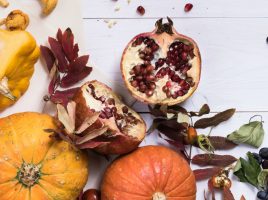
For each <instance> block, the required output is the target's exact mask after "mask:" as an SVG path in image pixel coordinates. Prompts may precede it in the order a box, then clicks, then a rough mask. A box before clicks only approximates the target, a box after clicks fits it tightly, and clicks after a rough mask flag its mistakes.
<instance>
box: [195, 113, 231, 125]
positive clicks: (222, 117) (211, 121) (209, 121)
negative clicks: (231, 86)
mask: <svg viewBox="0 0 268 200" xmlns="http://www.w3.org/2000/svg"><path fill="white" fill-rule="evenodd" d="M234 113H235V109H234V108H232V109H228V110H225V111H223V112H220V113H218V114H216V115H214V116H213V117H209V118H203V119H199V120H197V121H196V122H195V124H194V127H195V128H208V127H211V126H218V125H219V124H220V123H222V122H224V121H227V120H228V119H230V118H231V117H232V116H233V115H234Z"/></svg>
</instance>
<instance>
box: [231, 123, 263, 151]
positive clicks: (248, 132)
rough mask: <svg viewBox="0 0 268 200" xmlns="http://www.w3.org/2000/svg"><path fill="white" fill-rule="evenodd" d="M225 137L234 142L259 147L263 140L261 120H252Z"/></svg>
mask: <svg viewBox="0 0 268 200" xmlns="http://www.w3.org/2000/svg"><path fill="white" fill-rule="evenodd" d="M227 138H228V139H229V140H231V141H233V142H235V143H238V144H240V143H244V144H248V145H251V146H254V147H257V148H259V147H260V146H261V144H262V142H263V138H264V129H263V125H262V122H259V121H253V122H250V123H248V124H245V125H243V126H241V127H240V128H239V130H237V131H234V132H233V133H231V134H230V135H228V136H227Z"/></svg>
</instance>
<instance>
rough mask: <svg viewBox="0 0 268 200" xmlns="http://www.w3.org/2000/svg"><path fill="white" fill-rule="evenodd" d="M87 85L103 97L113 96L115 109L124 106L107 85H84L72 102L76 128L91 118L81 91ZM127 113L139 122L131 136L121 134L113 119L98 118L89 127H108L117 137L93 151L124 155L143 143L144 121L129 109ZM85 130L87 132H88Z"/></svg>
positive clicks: (90, 111) (88, 106)
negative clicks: (73, 102) (74, 108)
mask: <svg viewBox="0 0 268 200" xmlns="http://www.w3.org/2000/svg"><path fill="white" fill-rule="evenodd" d="M89 84H92V85H94V87H95V88H96V89H98V91H103V95H105V94H109V95H111V96H113V98H114V100H115V105H116V107H123V106H126V105H125V104H124V103H123V102H122V101H121V100H120V98H119V97H118V96H117V95H116V94H115V93H114V92H113V91H112V89H111V88H110V87H108V86H107V85H105V84H103V83H101V82H99V81H96V80H93V81H90V82H87V83H85V84H84V85H83V86H82V87H81V88H80V89H79V91H78V92H77V93H76V95H75V96H74V99H73V100H74V101H75V102H76V104H77V105H76V126H77V127H79V126H80V125H81V124H82V122H83V121H84V120H85V119H86V118H87V117H88V116H91V115H92V114H93V113H94V112H93V111H92V110H91V107H90V105H89V104H88V103H87V101H86V98H85V96H84V95H85V94H84V92H83V89H84V88H85V87H88V85H89ZM128 109H129V112H131V113H132V114H133V116H134V117H136V118H137V119H138V120H139V123H138V124H137V125H136V126H133V127H132V128H133V129H132V130H131V132H132V135H131V134H127V133H123V132H122V131H120V130H119V129H118V128H117V127H116V124H115V121H114V117H112V118H109V119H102V118H99V119H98V120H97V121H96V122H95V123H94V124H93V125H92V126H91V127H90V130H93V129H98V128H99V127H100V126H102V124H104V125H105V126H108V127H109V131H110V132H112V133H114V134H115V135H117V136H116V137H111V138H109V139H107V143H105V144H102V145H100V146H98V147H96V148H95V149H94V150H95V151H97V152H98V153H100V154H103V155H112V154H125V153H129V152H131V151H133V150H134V149H136V148H137V147H138V146H139V144H140V143H141V142H142V141H143V139H144V137H145V135H146V124H145V122H144V120H143V119H142V118H141V117H140V115H139V114H137V113H136V112H135V111H134V110H132V109H131V108H129V107H128ZM90 130H87V131H90ZM133 133H135V134H133Z"/></svg>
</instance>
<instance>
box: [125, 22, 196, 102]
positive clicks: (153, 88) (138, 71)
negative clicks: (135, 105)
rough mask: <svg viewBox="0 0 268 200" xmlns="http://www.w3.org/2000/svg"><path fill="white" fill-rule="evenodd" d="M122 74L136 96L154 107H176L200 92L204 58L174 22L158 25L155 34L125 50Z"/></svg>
mask: <svg viewBox="0 0 268 200" xmlns="http://www.w3.org/2000/svg"><path fill="white" fill-rule="evenodd" d="M121 73H122V76H123V79H124V81H125V84H126V86H127V88H128V89H129V90H130V92H131V93H132V95H133V96H134V97H135V98H136V99H138V100H140V101H143V102H146V103H150V104H166V105H174V104H177V103H180V102H183V101H185V100H186V99H187V98H189V97H190V96H191V95H192V94H193V92H194V91H195V90H196V88H197V86H198V83H199V80H200V73H201V56H200V53H199V49H198V46H197V44H196V43H195V41H194V40H192V39H191V38H189V37H187V36H184V35H182V34H179V33H178V32H177V31H176V30H175V29H174V27H173V22H172V20H171V19H170V18H168V22H167V23H164V24H163V21H162V19H160V20H158V21H157V22H156V29H155V30H154V31H153V32H149V33H142V34H139V35H137V36H136V37H134V38H133V39H132V40H131V41H130V43H129V44H128V45H127V47H126V48H125V50H124V53H123V56H122V60H121Z"/></svg>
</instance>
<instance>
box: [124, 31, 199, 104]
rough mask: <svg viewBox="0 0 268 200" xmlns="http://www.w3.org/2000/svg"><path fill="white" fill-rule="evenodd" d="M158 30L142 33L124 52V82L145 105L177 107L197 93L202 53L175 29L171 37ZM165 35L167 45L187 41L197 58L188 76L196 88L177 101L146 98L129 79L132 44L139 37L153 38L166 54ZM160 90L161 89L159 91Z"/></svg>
mask: <svg viewBox="0 0 268 200" xmlns="http://www.w3.org/2000/svg"><path fill="white" fill-rule="evenodd" d="M156 31H157V29H155V30H154V31H152V32H147V33H141V34H139V35H137V36H135V37H134V38H133V39H132V40H131V41H130V42H129V43H128V45H127V46H126V48H125V49H124V51H123V56H122V58H121V63H120V69H121V74H122V77H123V80H124V83H125V85H126V87H127V88H128V90H129V92H130V93H131V95H132V96H133V97H134V98H136V99H137V100H138V101H141V102H143V103H147V104H160V105H169V106H170V105H175V104H178V103H182V102H184V101H185V100H186V99H188V98H189V97H191V96H192V95H193V93H194V92H195V90H196V89H197V87H198V85H199V82H200V78H201V55H200V51H199V48H198V45H197V43H196V42H195V41H194V40H193V39H192V38H190V37H188V36H185V35H182V34H180V33H178V32H177V31H176V30H175V29H174V27H172V31H173V33H174V34H173V35H169V34H167V33H165V32H164V33H162V34H156ZM163 34H166V35H164V37H165V43H166V44H168V42H169V43H172V42H173V41H174V40H181V41H187V42H189V43H190V44H191V45H192V46H193V47H194V49H193V52H194V55H195V57H194V58H193V63H192V67H191V69H190V70H189V71H188V72H187V76H189V77H192V78H193V82H194V83H195V84H194V86H192V87H191V88H190V89H189V91H188V92H187V94H185V95H184V96H181V97H177V98H176V99H173V98H167V97H166V98H163V99H154V98H152V97H148V96H146V95H145V94H144V93H141V92H140V91H138V90H137V89H136V88H134V87H133V86H132V85H131V83H130V81H129V80H128V79H129V77H130V76H129V70H127V69H126V68H127V67H126V64H125V63H126V52H127V51H128V49H129V48H130V47H131V45H132V43H133V42H134V41H135V40H136V39H137V38H139V37H149V38H152V39H154V40H156V41H157V44H158V45H159V46H161V48H162V51H164V52H166V51H167V49H168V46H167V45H163V41H164V40H163V39H162V38H163ZM162 45H163V46H162ZM159 90H160V89H159Z"/></svg>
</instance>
